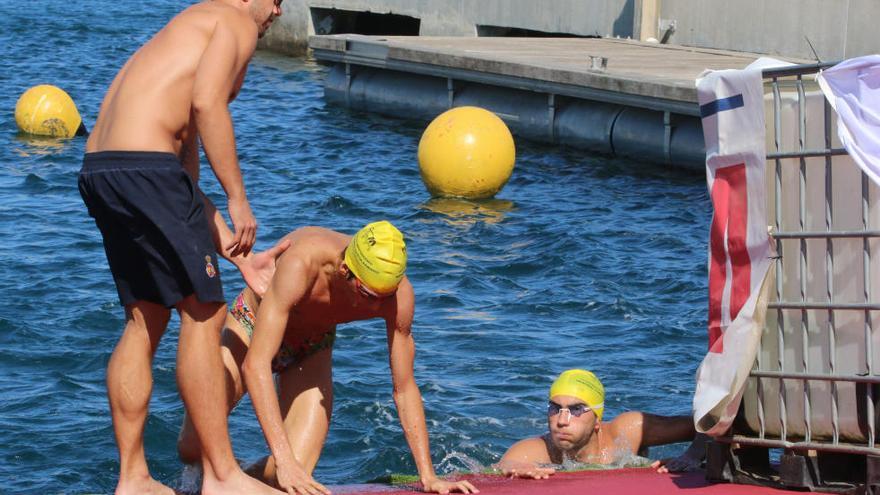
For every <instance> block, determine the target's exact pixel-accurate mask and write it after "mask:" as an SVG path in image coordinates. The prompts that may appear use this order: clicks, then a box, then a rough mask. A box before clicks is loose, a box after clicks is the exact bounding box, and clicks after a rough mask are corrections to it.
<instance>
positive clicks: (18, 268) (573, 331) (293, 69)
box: [0, 0, 711, 494]
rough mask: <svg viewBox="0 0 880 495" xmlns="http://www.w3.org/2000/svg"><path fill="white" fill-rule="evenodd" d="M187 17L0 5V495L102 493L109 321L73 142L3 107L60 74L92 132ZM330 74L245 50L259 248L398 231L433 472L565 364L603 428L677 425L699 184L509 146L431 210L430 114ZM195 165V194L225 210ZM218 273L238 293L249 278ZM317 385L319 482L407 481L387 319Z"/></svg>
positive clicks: (486, 456) (244, 119) (506, 439)
mask: <svg viewBox="0 0 880 495" xmlns="http://www.w3.org/2000/svg"><path fill="white" fill-rule="evenodd" d="M186 4H187V2H184V1H181V0H155V1H152V2H136V1H134V0H119V1H109V0H93V1H89V2H69V1H62V0H40V2H25V3H22V2H13V1H12V0H0V87H2V90H0V240H2V242H0V259H2V264H0V292H2V294H3V302H2V304H0V493H4V494H6V493H86V492H109V491H111V490H112V489H113V487H114V485H115V481H116V470H117V459H116V451H115V444H114V441H113V434H112V427H111V423H110V417H109V413H108V407H107V403H106V398H105V391H104V370H105V367H106V364H107V361H108V359H109V356H110V353H111V351H112V349H113V346H114V344H115V343H116V340H117V338H118V337H119V334H120V330H121V328H122V324H123V312H122V309H121V308H120V307H119V305H118V301H117V297H116V291H115V289H114V286H113V283H112V279H111V277H110V273H109V271H108V268H107V263H106V260H105V257H104V253H103V249H102V246H101V239H100V236H99V233H98V230H97V229H96V228H95V226H94V224H93V222H92V220H91V219H90V218H89V217H88V215H87V213H86V210H85V207H84V206H83V205H82V202H81V200H80V197H79V194H78V191H77V186H76V179H77V172H78V170H79V167H80V162H81V157H82V153H83V147H84V144H85V142H84V139H82V138H77V139H72V140H66V141H59V140H52V139H34V138H29V137H24V136H21V135H19V134H18V133H17V129H16V127H15V123H14V121H13V109H14V106H15V102H16V100H17V98H18V96H19V95H20V94H21V93H22V92H23V91H24V90H25V89H27V88H28V87H30V86H33V85H36V84H40V83H52V84H56V85H58V86H61V87H63V88H64V89H65V90H67V91H68V92H69V93H70V94H71V95H72V96H73V98H74V100H75V101H76V102H77V103H78V106H79V109H80V112H81V113H82V115H83V117H84V120H85V122H86V124H87V125H88V126H91V125H92V124H93V123H94V120H95V117H96V115H97V110H98V106H99V104H100V101H101V98H102V96H103V93H104V91H105V90H106V88H107V86H108V85H109V83H110V81H111V79H112V78H113V76H114V74H115V73H116V71H117V70H118V68H119V67H120V66H121V65H122V64H123V63H124V62H125V60H126V59H127V57H128V56H129V55H130V54H131V53H132V52H133V51H134V50H135V49H137V47H138V46H140V44H142V43H143V42H145V41H146V40H147V39H149V37H150V36H151V35H152V34H153V33H154V32H155V31H157V30H158V29H159V28H160V27H161V26H162V25H163V24H164V23H165V22H166V21H167V20H168V19H169V18H171V17H172V16H173V15H174V14H175V13H176V12H177V11H178V10H180V9H182V8H183V7H184V6H185V5H186ZM325 72H326V69H325V68H323V67H321V66H319V65H317V64H315V63H314V62H313V61H310V60H308V59H304V58H289V57H284V56H279V55H274V54H270V53H262V52H261V53H258V54H257V56H256V57H255V59H254V61H253V62H252V64H251V69H250V71H249V73H248V78H247V81H246V83H245V87H244V89H243V91H242V93H241V95H240V96H239V98H238V99H237V100H236V101H235V102H234V103H233V104H232V106H231V109H232V113H233V118H234V120H235V123H236V134H237V140H238V147H239V155H240V159H241V163H242V169H243V172H244V177H245V181H246V184H247V187H248V191H249V195H250V198H251V201H252V205H253V207H254V211H255V214H256V216H257V218H258V220H259V221H260V225H261V227H260V231H259V234H258V239H259V243H258V245H259V247H260V248H266V247H268V246H270V245H271V244H272V242H273V240H276V239H278V238H279V237H281V236H282V235H283V234H285V233H287V232H288V231H290V230H293V229H295V228H297V227H299V226H303V225H310V224H311V225H322V226H326V227H330V228H334V229H337V230H341V231H345V232H353V231H355V230H357V228H359V227H360V226H361V225H362V224H364V223H366V222H368V221H372V220H377V219H381V218H386V219H389V220H391V221H392V222H394V223H395V224H397V225H398V227H400V228H401V230H402V231H403V232H404V233H405V234H406V237H407V241H408V248H409V254H410V267H409V270H408V275H409V277H410V278H411V280H412V282H413V285H414V286H415V289H416V293H417V306H416V319H415V325H414V332H415V337H416V342H417V361H416V379H417V382H418V383H419V385H420V388H421V390H422V394H423V396H424V400H425V408H426V412H427V421H428V428H429V432H430V437H431V447H432V454H433V459H434V463H435V467H436V468H437V470H438V472H440V473H450V472H453V471H458V470H471V469H476V468H479V467H480V466H487V465H489V464H491V463H493V462H495V461H497V460H498V458H499V457H500V456H501V454H502V453H503V452H504V451H505V449H506V448H507V447H509V446H510V445H511V444H512V443H513V442H514V441H516V440H518V439H520V438H524V437H526V436H530V435H535V434H539V433H540V432H542V431H543V429H544V428H545V427H546V423H545V421H546V420H545V415H544V410H545V404H546V395H545V394H546V391H547V388H548V386H549V384H550V382H551V380H552V379H553V377H554V376H555V375H556V374H557V373H559V372H560V371H562V370H565V369H567V368H570V367H584V368H589V369H592V370H594V371H595V372H596V373H597V374H598V375H599V376H600V377H601V379H602V380H603V381H604V383H605V386H606V390H607V400H606V413H605V414H606V417H613V416H615V415H617V414H619V413H621V412H623V411H627V410H645V411H651V412H655V413H660V414H687V413H688V411H689V410H690V402H691V395H692V393H693V387H694V379H693V377H694V372H695V370H696V367H697V365H698V363H699V361H700V360H701V358H702V355H703V353H704V352H705V348H706V331H705V316H704V315H705V310H706V268H705V267H706V259H705V258H706V239H707V229H708V222H709V220H710V216H711V210H710V205H709V203H708V199H707V194H706V190H705V182H704V179H703V177H702V176H701V175H699V174H696V175H695V174H693V173H687V172H680V171H675V170H669V169H667V168H664V167H658V166H653V165H649V164H645V163H638V162H634V161H628V160H609V159H606V158H602V157H596V156H592V155H591V154H589V153H586V152H582V151H572V150H566V149H557V148H549V147H542V146H538V145H534V144H531V143H528V142H524V141H519V142H518V143H517V146H518V149H517V166H516V169H515V171H514V173H513V176H512V178H511V180H510V182H509V183H508V185H507V187H506V188H505V189H504V190H503V191H502V192H501V193H500V194H499V195H498V197H497V198H496V199H495V200H492V201H487V202H480V203H472V202H463V201H450V200H432V199H431V198H430V197H429V195H428V194H427V193H426V191H425V189H424V187H423V185H422V183H421V181H420V179H419V173H418V165H417V162H416V147H417V144H418V139H419V137H420V133H421V131H422V129H423V128H424V125H425V124H426V123H425V122H412V121H400V120H393V119H386V118H382V117H377V116H374V115H367V114H361V113H353V112H349V111H346V110H344V109H340V108H337V107H332V106H328V105H327V104H326V103H325V102H324V100H323V97H322V79H323V77H324V74H325ZM203 166H204V167H205V172H204V173H203V174H202V175H203V180H202V182H203V188H204V189H205V190H206V191H207V192H208V193H209V195H211V196H212V197H213V198H214V199H215V201H216V202H217V203H218V204H224V201H223V200H222V195H221V190H220V188H219V187H218V185H217V183H216V181H215V180H214V179H213V177H212V176H211V174H210V173H208V172H207V167H206V165H204V164H203ZM221 269H222V271H223V276H224V280H225V282H226V285H225V287H226V293H227V295H228V296H230V297H231V296H233V295H234V294H235V293H237V291H238V290H240V288H241V287H242V285H243V284H242V282H241V280H240V279H239V278H238V277H237V276H236V273H235V272H234V270H233V269H232V267H231V266H230V265H228V264H224V265H223V266H222V267H221ZM176 325H177V323H176V319H175V320H174V321H173V322H172V324H171V326H170V327H169V331H168V332H167V334H166V336H165V338H164V341H163V343H162V346H161V348H160V349H159V352H158V354H157V355H156V358H155V363H154V379H155V385H154V392H153V398H152V402H151V412H150V417H149V421H148V424H147V434H146V447H147V451H148V457H149V461H150V466H151V469H152V471H153V473H154V475H155V476H156V477H158V478H159V479H161V480H162V481H165V482H167V483H171V484H174V483H176V482H177V481H178V479H179V477H180V471H181V466H180V464H179V462H178V461H177V458H176V452H175V439H176V435H177V432H178V429H179V426H180V422H181V418H182V415H183V408H182V405H181V401H180V399H179V397H178V394H177V390H176V385H175V378H174V352H175V349H176V339H177V329H176ZM334 386H335V396H336V404H335V410H334V413H333V421H332V425H331V431H330V435H329V438H328V440H327V444H326V448H325V449H324V454H323V457H322V458H321V461H320V463H319V464H318V467H317V470H316V473H315V475H316V477H317V478H318V479H319V480H320V481H322V482H324V483H328V484H340V483H354V482H363V481H366V480H369V479H371V478H374V477H377V476H380V475H383V474H387V473H392V472H410V473H414V472H415V468H414V464H413V462H412V459H411V457H410V454H409V451H408V448H407V446H406V443H405V442H404V438H403V435H402V432H401V428H400V425H399V424H398V422H397V418H396V411H395V408H394V405H393V402H392V399H391V393H390V392H391V383H390V377H389V373H388V365H387V351H386V347H385V337H384V329H383V327H382V324H381V322H379V321H378V320H377V321H369V322H361V323H356V324H350V325H346V326H343V327H341V328H340V330H339V332H338V339H337V344H336V350H335V352H334ZM230 428H231V434H232V438H233V442H234V447H235V451H236V456H237V457H238V458H240V459H242V460H245V461H250V460H255V459H257V458H259V457H261V456H263V455H265V453H266V452H267V447H266V445H265V442H264V440H263V438H262V434H261V433H260V429H259V425H258V424H257V422H256V419H255V417H254V415H253V412H252V409H251V408H250V405H249V403H247V402H246V401H245V403H244V404H242V405H241V406H240V407H239V408H238V409H237V410H236V411H235V412H234V413H233V416H232V419H231V426H230ZM681 448H682V446H671V447H665V448H660V449H654V450H653V451H652V455H654V456H661V455H669V454H672V453H675V452H677V451H679V450H681Z"/></svg>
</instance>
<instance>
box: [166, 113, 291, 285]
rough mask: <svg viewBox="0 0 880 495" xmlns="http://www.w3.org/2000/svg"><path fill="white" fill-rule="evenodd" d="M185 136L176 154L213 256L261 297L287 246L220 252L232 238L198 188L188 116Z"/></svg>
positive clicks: (194, 139)
mask: <svg viewBox="0 0 880 495" xmlns="http://www.w3.org/2000/svg"><path fill="white" fill-rule="evenodd" d="M187 132H188V134H187V137H186V140H184V142H183V147H182V149H181V153H180V154H181V163H182V165H183V168H184V170H186V171H187V173H189V176H190V178H192V181H193V183H194V184H196V190H197V191H198V193H199V195H200V196H201V199H202V204H204V206H205V216H206V217H207V219H208V227H209V228H210V229H211V237H212V239H213V242H214V249H215V250H216V251H217V254H219V255H220V256H222V257H223V258H224V259H226V260H228V261H230V262H231V263H232V264H233V265H235V266H236V268H238V270H239V271H240V272H241V275H242V278H244V281H245V283H247V284H248V287H250V288H251V290H253V291H254V292H256V293H257V295H259V296H260V297H262V296H263V294H264V293H265V292H266V289H267V288H268V287H269V283H270V281H271V280H272V276H273V275H274V273H275V258H277V257H278V256H279V255H280V254H281V253H283V252H284V250H286V249H287V247H288V246H290V242H288V241H283V240H282V241H281V242H279V243H278V244H277V245H275V246H274V247H273V248H271V249H268V250H266V251H263V252H262V253H253V252H250V253H247V254H243V253H238V254H235V255H233V254H232V252H231V250H229V249H224V246H229V245H233V244H234V243H233V239H234V237H235V236H234V235H233V233H232V231H231V230H229V226H227V225H226V219H225V218H223V215H222V214H221V213H220V211H218V210H217V207H215V206H214V202H213V201H211V199H210V198H209V197H208V196H206V195H205V193H203V192H202V190H201V188H199V187H198V183H199V172H200V163H199V141H198V130H197V129H196V125H195V117H194V116H192V115H190V125H189V129H188V130H187Z"/></svg>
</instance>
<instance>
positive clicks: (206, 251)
mask: <svg viewBox="0 0 880 495" xmlns="http://www.w3.org/2000/svg"><path fill="white" fill-rule="evenodd" d="M79 192H80V194H81V195H82V198H83V201H84V202H85V204H86V206H87V207H88V209H89V215H91V216H92V217H93V218H94V219H95V224H97V226H98V229H100V230H101V235H102V236H103V238H104V251H105V252H106V253H107V261H108V262H109V264H110V271H111V272H112V274H113V280H114V281H115V282H116V289H117V291H118V292H119V301H120V303H122V305H123V306H125V305H128V304H131V303H133V302H135V301H149V302H153V303H156V304H161V305H163V306H166V307H169V308H170V307H173V306H174V305H175V304H177V303H178V302H180V300H181V299H183V298H185V297H187V296H189V295H191V294H195V295H196V297H197V298H198V300H199V301H201V302H223V301H224V298H223V285H222V283H221V282H220V272H219V271H218V268H217V266H218V265H217V254H216V252H215V251H214V243H213V241H212V236H211V231H210V228H209V226H208V219H207V217H206V216H205V208H204V205H203V203H202V197H201V193H200V192H199V189H198V186H197V185H196V184H194V183H193V180H192V178H191V177H190V175H189V173H187V172H186V170H184V168H183V166H182V165H181V163H180V160H178V158H177V156H175V155H174V154H172V153H160V152H149V151H100V152H96V153H86V155H85V157H84V158H83V167H82V170H81V171H80V175H79Z"/></svg>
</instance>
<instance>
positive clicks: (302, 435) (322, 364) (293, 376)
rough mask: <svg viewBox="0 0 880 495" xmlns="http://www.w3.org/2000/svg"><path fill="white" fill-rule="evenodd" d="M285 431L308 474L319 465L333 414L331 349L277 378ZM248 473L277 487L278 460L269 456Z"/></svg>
mask: <svg viewBox="0 0 880 495" xmlns="http://www.w3.org/2000/svg"><path fill="white" fill-rule="evenodd" d="M278 381H279V387H278V388H279V394H280V396H279V399H280V400H279V403H280V406H281V412H282V414H283V415H284V430H285V432H286V433H287V440H288V441H289V442H290V448H291V450H292V451H293V453H294V455H296V459H297V460H298V461H299V462H300V463H302V465H303V468H305V470H306V472H308V473H309V474H311V473H312V471H313V470H314V469H315V465H316V464H318V459H319V458H320V457H321V450H323V448H324V441H325V440H326V439H327V431H328V430H329V428H330V415H331V414H332V412H333V370H332V349H324V350H321V351H319V352H316V353H315V354H312V355H311V356H309V357H307V358H306V359H304V360H303V361H302V362H301V363H298V364H295V365H293V366H290V367H289V368H288V369H286V370H284V372H282V373H281V375H280V376H279V377H278ZM248 473H250V474H252V475H254V476H257V477H258V478H261V479H263V480H264V481H266V482H267V483H271V484H273V485H275V460H274V458H272V456H268V457H266V458H264V459H262V460H261V461H259V462H257V463H256V464H254V465H253V466H251V467H250V468H248Z"/></svg>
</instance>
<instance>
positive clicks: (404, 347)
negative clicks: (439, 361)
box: [385, 279, 437, 483]
mask: <svg viewBox="0 0 880 495" xmlns="http://www.w3.org/2000/svg"><path fill="white" fill-rule="evenodd" d="M394 306H395V309H394V310H393V311H391V312H390V314H388V315H386V316H385V328H386V332H387V336H388V360H389V365H390V367H391V381H392V385H393V392H392V394H393V396H394V403H395V405H396V406H397V415H398V417H399V418H400V425H401V426H402V427H403V434H404V436H405V437H406V442H407V444H409V449H410V451H411V452H412V455H413V460H414V461H415V463H416V467H417V468H418V470H419V477H420V478H421V479H422V482H423V483H424V481H425V480H426V479H433V478H436V477H437V475H436V473H435V472H434V465H433V464H432V463H431V447H430V445H429V443H428V429H427V426H426V424H425V408H424V405H423V404H422V394H421V392H419V387H418V385H417V384H416V380H415V371H414V366H413V365H414V362H415V356H416V346H415V341H414V340H413V336H412V321H413V313H414V311H415V296H414V295H413V290H412V285H411V284H410V283H409V280H407V279H404V280H402V281H401V283H400V286H399V287H398V289H397V295H396V296H395V301H394Z"/></svg>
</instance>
